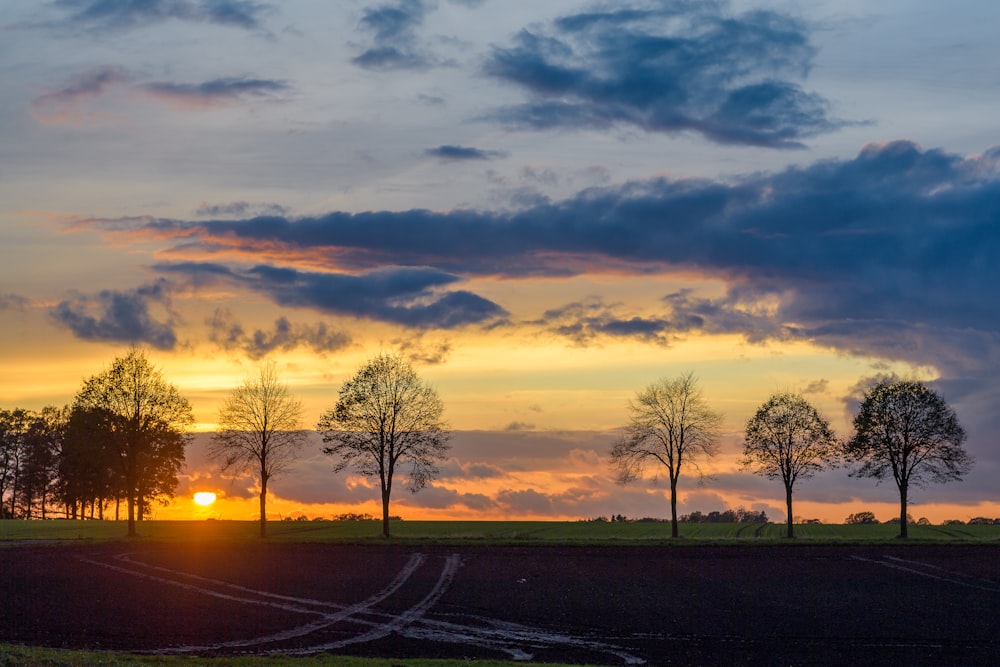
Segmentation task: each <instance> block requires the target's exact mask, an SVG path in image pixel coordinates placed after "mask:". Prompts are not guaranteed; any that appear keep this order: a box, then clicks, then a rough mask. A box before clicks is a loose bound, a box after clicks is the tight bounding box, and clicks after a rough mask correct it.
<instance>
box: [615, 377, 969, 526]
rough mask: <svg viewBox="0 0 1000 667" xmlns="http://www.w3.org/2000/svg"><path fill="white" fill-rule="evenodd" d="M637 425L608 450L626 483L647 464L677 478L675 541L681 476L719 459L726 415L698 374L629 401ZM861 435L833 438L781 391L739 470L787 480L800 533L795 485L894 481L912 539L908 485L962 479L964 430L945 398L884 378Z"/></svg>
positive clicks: (863, 415)
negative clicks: (824, 477)
mask: <svg viewBox="0 0 1000 667" xmlns="http://www.w3.org/2000/svg"><path fill="white" fill-rule="evenodd" d="M629 409H630V412H631V421H630V422H629V424H628V426H627V428H626V431H625V435H624V436H623V437H622V438H621V440H619V441H618V442H617V443H616V444H615V446H614V448H613V449H612V451H611V463H612V466H613V467H614V468H615V471H616V474H617V478H618V480H619V481H620V482H621V483H628V482H630V481H633V480H635V479H638V478H639V477H641V476H642V475H643V473H644V471H645V469H646V467H647V466H648V465H650V464H658V465H659V466H662V467H663V468H665V469H666V472H667V475H668V477H669V480H670V510H671V521H672V535H673V536H674V537H677V536H678V525H677V524H678V517H677V483H678V480H679V479H680V475H681V472H682V470H687V469H688V468H693V469H694V470H695V471H696V472H698V473H699V474H700V473H701V470H700V469H699V463H700V462H701V461H702V460H703V459H704V458H706V457H712V456H715V455H716V454H717V453H718V436H719V431H718V429H719V425H720V423H721V421H722V416H721V415H720V414H719V413H718V412H715V411H714V410H712V409H711V408H710V407H709V405H708V403H707V401H706V400H705V398H704V395H703V394H702V392H701V390H700V388H699V387H698V386H697V381H696V379H695V377H694V375H693V374H691V373H687V374H685V375H681V376H680V377H677V378H664V379H661V380H660V381H658V382H656V383H654V384H651V385H649V386H648V387H647V388H646V389H645V390H643V391H640V392H639V393H638V394H637V395H636V397H635V400H633V401H632V402H631V403H630V404H629ZM853 425H854V432H853V434H852V435H851V436H850V437H849V438H848V439H846V440H843V441H840V440H838V439H837V438H836V436H835V435H834V433H833V430H832V429H831V428H830V423H829V421H827V420H826V419H825V418H824V417H823V416H822V415H820V413H819V412H818V411H817V410H816V408H815V407H813V406H812V405H811V404H810V403H809V402H808V401H807V400H806V399H805V398H803V397H802V396H801V395H799V394H795V393H793V392H779V393H776V394H774V395H772V396H771V397H770V398H768V400H767V401H765V402H764V403H763V404H762V405H761V406H760V408H758V410H757V412H756V413H755V414H754V415H753V416H752V417H751V418H750V419H749V421H748V422H747V424H746V430H745V433H744V448H743V457H742V459H741V465H742V467H743V468H744V469H750V470H752V471H753V472H754V473H756V474H759V475H763V476H765V477H767V478H769V479H776V480H781V482H782V484H783V485H784V490H785V504H786V508H787V517H788V519H787V535H788V537H793V536H794V528H793V519H792V517H793V514H792V493H793V490H794V487H795V485H796V483H797V482H799V481H800V480H802V479H807V478H809V477H812V476H814V475H815V474H816V473H817V472H819V471H821V470H824V469H827V468H830V467H835V466H838V465H841V464H848V465H851V464H853V465H854V466H855V467H854V469H853V470H852V471H851V473H850V474H851V475H853V476H856V477H870V478H873V479H875V480H877V481H878V482H880V481H882V480H884V479H887V478H891V479H892V480H893V481H894V482H895V483H896V487H897V489H898V490H899V506H900V514H899V524H900V537H906V536H907V523H908V518H907V512H906V508H907V502H908V494H909V490H910V487H911V486H913V485H918V486H919V485H923V484H926V483H929V482H948V481H952V480H960V479H962V476H963V475H965V474H966V473H967V472H968V471H969V469H970V468H971V465H972V459H971V457H970V456H969V455H968V453H966V451H965V449H964V448H963V443H964V441H965V431H964V430H963V428H962V426H961V425H960V424H959V422H958V417H957V416H956V414H955V412H954V410H952V409H951V408H950V407H949V406H948V405H947V403H946V402H945V401H944V399H943V398H941V396H939V395H938V394H937V393H936V392H934V391H933V390H931V389H930V388H928V387H927V386H925V385H924V384H922V383H920V382H916V381H913V380H884V381H881V382H879V383H877V384H875V385H874V386H873V387H871V388H870V389H869V390H868V391H867V392H866V393H865V395H864V398H863V399H862V401H861V405H860V407H859V409H858V412H857V414H856V415H855V417H854V424H853Z"/></svg>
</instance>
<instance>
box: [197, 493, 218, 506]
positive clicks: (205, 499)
mask: <svg viewBox="0 0 1000 667" xmlns="http://www.w3.org/2000/svg"><path fill="white" fill-rule="evenodd" d="M194 502H195V504H197V505H201V506H202V507H208V506H209V505H211V504H212V503H214V502H215V494H214V493H212V492H211V491H199V492H198V493H196V494H194Z"/></svg>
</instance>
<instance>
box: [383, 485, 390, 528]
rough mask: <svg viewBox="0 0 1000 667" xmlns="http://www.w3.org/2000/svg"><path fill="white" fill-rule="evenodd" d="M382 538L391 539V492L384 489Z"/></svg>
mask: <svg viewBox="0 0 1000 667" xmlns="http://www.w3.org/2000/svg"><path fill="white" fill-rule="evenodd" d="M382 537H389V490H388V489H386V488H384V487H383V488H382Z"/></svg>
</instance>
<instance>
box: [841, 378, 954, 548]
mask: <svg viewBox="0 0 1000 667" xmlns="http://www.w3.org/2000/svg"><path fill="white" fill-rule="evenodd" d="M964 442H965V430H964V429H963V428H962V426H961V424H959V421H958V416H957V415H956V414H955V411H954V410H952V409H951V407H950V406H949V405H948V404H947V403H946V402H945V401H944V399H943V398H941V396H939V395H938V394H937V392H935V391H933V390H932V389H930V388H928V387H927V386H926V385H924V384H923V383H921V382H917V381H914V380H883V381H882V382H879V383H878V384H876V385H875V386H873V387H872V388H871V389H869V390H868V391H867V392H865V395H864V399H863V400H862V402H861V405H860V407H859V409H858V413H857V415H855V417H854V435H853V436H852V437H851V439H850V440H848V442H847V443H846V444H845V447H844V452H845V455H846V456H847V457H848V458H849V460H850V461H852V462H854V463H856V464H857V468H856V469H855V470H853V471H852V472H851V475H852V476H855V477H871V478H873V479H875V480H877V481H879V482H880V481H882V480H884V479H886V478H887V477H892V479H893V481H895V483H896V487H897V488H898V489H899V507H900V509H899V511H900V513H899V535H900V537H906V536H907V529H906V528H907V515H906V506H907V499H908V493H909V488H910V486H911V485H918V486H921V485H924V484H927V483H931V482H936V483H943V482H950V481H955V480H961V479H962V476H963V475H965V474H966V473H968V471H969V470H970V469H971V467H972V457H970V456H969V455H968V453H966V451H965V449H964V448H963V446H962V445H963V443H964Z"/></svg>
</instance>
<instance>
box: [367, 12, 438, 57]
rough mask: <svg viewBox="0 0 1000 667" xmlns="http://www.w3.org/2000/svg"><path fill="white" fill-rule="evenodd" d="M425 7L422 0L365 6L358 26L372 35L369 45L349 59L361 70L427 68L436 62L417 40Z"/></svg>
mask: <svg viewBox="0 0 1000 667" xmlns="http://www.w3.org/2000/svg"><path fill="white" fill-rule="evenodd" d="M426 11H427V8H426V7H425V6H424V3H423V1H422V0H397V1H396V2H394V3H385V4H381V5H378V6H375V7H368V8H366V9H365V10H364V13H363V14H362V16H361V21H360V28H361V29H362V30H364V31H366V32H368V33H371V35H372V45H371V46H369V47H368V48H366V49H365V50H364V51H362V52H361V53H360V54H359V55H357V56H355V57H354V58H353V59H352V62H353V63H354V64H355V65H357V66H359V67H363V68H365V69H371V70H397V69H427V68H429V67H432V66H434V65H436V64H437V59H436V58H435V56H434V55H433V54H432V53H431V52H430V51H429V50H427V49H426V47H424V46H423V45H422V44H421V43H420V42H419V40H418V39H417V28H419V27H420V26H421V25H422V24H423V22H424V16H425V14H426Z"/></svg>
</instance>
